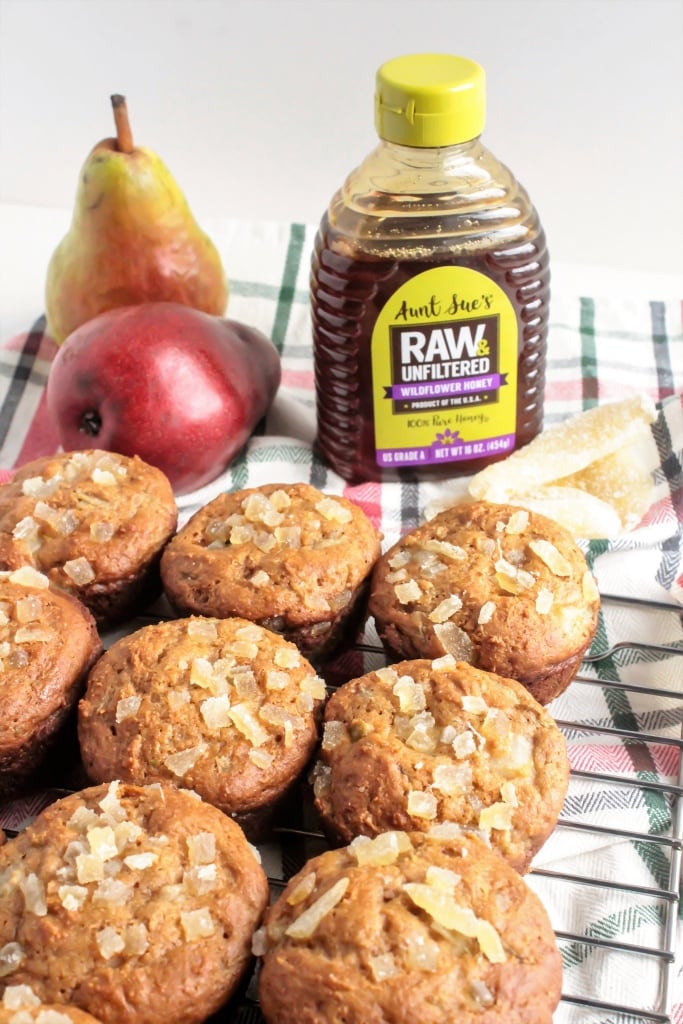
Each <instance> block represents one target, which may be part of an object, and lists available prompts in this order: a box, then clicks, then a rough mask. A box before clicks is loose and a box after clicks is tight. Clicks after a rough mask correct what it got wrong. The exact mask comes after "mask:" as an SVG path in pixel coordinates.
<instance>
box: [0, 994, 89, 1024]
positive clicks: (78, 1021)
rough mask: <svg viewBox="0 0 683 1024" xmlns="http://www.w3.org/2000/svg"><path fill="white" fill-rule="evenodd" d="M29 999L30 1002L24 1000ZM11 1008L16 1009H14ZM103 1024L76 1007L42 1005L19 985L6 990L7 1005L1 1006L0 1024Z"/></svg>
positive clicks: (53, 1004) (57, 1004)
mask: <svg viewBox="0 0 683 1024" xmlns="http://www.w3.org/2000/svg"><path fill="white" fill-rule="evenodd" d="M26 999H28V1000H29V1002H25V1001H24V1000H26ZM11 1007H14V1008H13V1009H12V1008H11ZM34 1022H35V1024H101V1022H100V1021H98V1020H97V1019H96V1018H95V1017H92V1016H91V1015H90V1014H89V1013H85V1012H84V1011H83V1010H79V1009H78V1008H77V1007H75V1006H62V1005H60V1004H59V1003H50V1004H49V1005H48V1004H46V1003H41V1002H40V1001H39V1000H36V998H35V996H34V995H33V994H32V992H31V989H29V988H27V987H26V986H25V985H17V986H16V988H15V989H14V990H13V989H11V988H9V987H8V988H6V989H5V1005H4V1006H0V1024H34Z"/></svg>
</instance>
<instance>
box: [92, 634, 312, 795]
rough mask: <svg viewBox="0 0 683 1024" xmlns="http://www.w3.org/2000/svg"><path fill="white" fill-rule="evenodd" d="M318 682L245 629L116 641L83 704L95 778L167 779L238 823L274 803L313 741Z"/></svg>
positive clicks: (275, 644) (290, 652)
mask: <svg viewBox="0 0 683 1024" xmlns="http://www.w3.org/2000/svg"><path fill="white" fill-rule="evenodd" d="M325 696H326V692H325V683H324V682H323V680H322V679H321V678H320V677H319V676H317V675H316V673H315V671H314V669H313V668H312V666H311V665H310V664H309V662H308V661H306V659H305V658H304V657H303V655H301V654H300V652H299V651H298V650H297V648H296V647H295V646H294V644H291V643H288V642H287V641H286V640H283V639H282V637H279V636H276V635H275V634H273V633H271V632H270V631H268V630H266V629H263V628H262V627H261V626H258V625H256V624H255V623H252V622H248V621H247V620H246V619H239V618H230V619H210V618H203V617H191V618H186V619H174V620H171V621H169V622H162V623H158V624H155V625H151V626H145V627H143V628H142V629H139V630H138V631H137V632H135V633H132V634H130V635H128V636H125V637H123V638H122V639H121V640H118V641H117V642H116V643H115V644H113V645H112V646H111V647H110V648H109V650H108V651H107V652H106V653H105V654H104V655H103V656H102V658H100V660H99V662H98V663H97V665H96V666H95V667H94V669H93V670H92V672H91V673H90V676H89V678H88V684H87V689H86V693H85V696H84V697H83V699H82V700H81V702H80V705H79V738H80V745H81V754H82V757H83V762H84V765H85V768H86V771H87V772H88V775H89V776H90V778H92V779H94V780H97V781H105V780H108V779H113V778H123V779H126V780H128V781H132V782H138V783H142V782H153V781H163V780H167V781H170V782H173V783H175V784H176V785H179V786H184V787H187V788H190V789H194V790H196V791H197V792H198V793H200V794H201V795H202V796H203V797H204V799H206V800H208V801H209V802H210V803H213V804H216V805H217V806H219V807H221V809H222V810H224V811H226V812H228V813H233V812H243V811H247V810H251V809H253V808H256V807H261V806H263V805H264V804H267V803H269V802H270V801H271V800H273V799H274V798H275V797H276V796H278V795H279V794H280V793H282V792H283V791H284V789H285V788H286V787H287V786H288V785H289V783H290V782H291V781H292V780H293V778H294V777H296V775H297V774H298V773H299V772H300V771H301V770H302V769H303V767H304V765H305V764H306V762H307V760H308V758H309V757H310V755H311V753H312V752H313V749H314V747H315V744H316V742H317V736H318V732H317V710H318V708H319V707H320V706H321V704H322V701H323V700H324V698H325Z"/></svg>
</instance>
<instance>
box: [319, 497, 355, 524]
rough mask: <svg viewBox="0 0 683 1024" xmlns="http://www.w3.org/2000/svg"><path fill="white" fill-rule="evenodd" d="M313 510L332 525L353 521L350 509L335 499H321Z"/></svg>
mask: <svg viewBox="0 0 683 1024" xmlns="http://www.w3.org/2000/svg"><path fill="white" fill-rule="evenodd" d="M315 508H316V511H317V512H319V513H320V515H321V516H322V517H323V518H324V519H327V520H329V521H330V522H333V523H350V522H351V520H352V519H353V514H352V512H351V509H349V508H347V507H346V505H343V504H342V503H341V502H340V501H337V499H336V498H329V497H325V498H321V500H320V501H319V502H317V504H316V506H315Z"/></svg>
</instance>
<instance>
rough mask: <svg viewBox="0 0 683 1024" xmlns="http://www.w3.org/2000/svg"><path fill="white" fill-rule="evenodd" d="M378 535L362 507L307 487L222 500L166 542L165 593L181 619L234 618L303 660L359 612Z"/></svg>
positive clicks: (333, 640)
mask: <svg viewBox="0 0 683 1024" xmlns="http://www.w3.org/2000/svg"><path fill="white" fill-rule="evenodd" d="M379 553H380V537H379V534H378V533H377V531H376V530H375V528H374V526H373V525H372V523H371V522H370V520H369V519H368V517H367V516H366V515H365V513H364V512H363V510H362V509H361V508H360V507H359V506H358V505H355V504H353V502H350V501H347V500H346V499H345V498H341V497H336V496H334V497H333V496H331V495H327V494H323V493H322V492H321V491H319V490H317V489H316V488H315V487H310V486H309V485H308V484H271V485H269V486H265V487H258V488H252V489H249V490H243V491H236V492H234V493H232V494H221V495H219V496H218V497H217V498H214V500H213V501H211V502H209V504H208V505H206V506H205V507H204V508H202V509H200V510H199V511H198V512H197V513H195V515H194V516H193V517H192V518H191V519H190V520H189V522H188V523H187V525H186V526H185V527H183V529H181V530H180V531H179V532H178V534H177V535H176V536H175V537H174V538H173V540H172V541H171V543H170V544H169V545H168V548H167V549H166V551H165V552H164V556H163V558H162V561H161V575H162V579H163V584H164V590H165V592H166V595H167V597H168V598H169V600H170V601H171V603H172V604H173V605H174V606H175V607H176V608H177V609H179V610H180V612H182V613H196V614H200V615H215V616H218V617H220V618H224V617H227V616H230V615H238V616H241V617H242V618H245V619H250V620H251V621H252V622H258V623H259V624H260V625H262V626H265V627H266V628H267V629H270V630H273V632H275V633H281V634H282V635H283V636H285V637H286V638H287V639H288V640H291V641H292V642H293V643H295V644H296V645H297V646H298V647H299V649H300V650H301V651H302V652H303V653H304V654H305V655H306V656H307V657H311V658H319V657H321V656H322V655H323V654H327V653H329V652H330V651H331V650H332V648H333V647H334V646H335V645H336V644H337V642H338V641H339V640H340V639H341V637H342V635H343V634H344V632H349V631H350V630H351V628H352V625H353V623H354V622H355V621H356V619H357V618H359V617H360V616H361V615H362V614H363V613H364V611H365V599H366V596H367V583H368V579H369V573H370V570H371V569H372V566H373V565H374V563H375V561H376V559H377V557H378V556H379Z"/></svg>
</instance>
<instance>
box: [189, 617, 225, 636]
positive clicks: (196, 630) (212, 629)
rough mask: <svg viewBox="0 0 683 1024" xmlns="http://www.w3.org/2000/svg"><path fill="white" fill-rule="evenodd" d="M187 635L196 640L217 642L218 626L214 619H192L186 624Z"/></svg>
mask: <svg viewBox="0 0 683 1024" xmlns="http://www.w3.org/2000/svg"><path fill="white" fill-rule="evenodd" d="M187 635H188V636H191V637H194V638H196V639H198V640H209V641H212V640H217V639H218V626H217V624H216V622H215V620H214V619H200V618H192V619H190V620H189V622H188V624H187Z"/></svg>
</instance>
